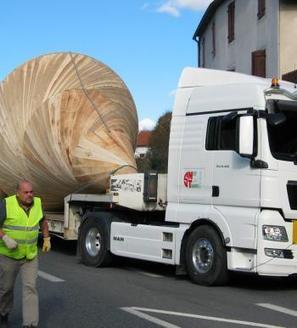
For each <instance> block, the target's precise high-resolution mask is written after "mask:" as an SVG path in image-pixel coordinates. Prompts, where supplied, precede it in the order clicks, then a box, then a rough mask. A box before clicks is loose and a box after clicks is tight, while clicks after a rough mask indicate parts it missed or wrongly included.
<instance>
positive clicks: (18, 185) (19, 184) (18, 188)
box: [16, 179, 32, 190]
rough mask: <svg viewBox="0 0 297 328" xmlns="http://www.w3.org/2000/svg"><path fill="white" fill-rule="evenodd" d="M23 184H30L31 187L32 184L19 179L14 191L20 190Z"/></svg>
mask: <svg viewBox="0 0 297 328" xmlns="http://www.w3.org/2000/svg"><path fill="white" fill-rule="evenodd" d="M23 183H30V184H31V185H32V183H31V182H30V181H29V180H27V179H21V180H19V181H18V183H17V184H16V190H20V187H21V184H23Z"/></svg>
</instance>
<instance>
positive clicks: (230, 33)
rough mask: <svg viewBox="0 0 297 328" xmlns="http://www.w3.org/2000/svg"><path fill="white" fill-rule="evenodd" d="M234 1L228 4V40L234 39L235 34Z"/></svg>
mask: <svg viewBox="0 0 297 328" xmlns="http://www.w3.org/2000/svg"><path fill="white" fill-rule="evenodd" d="M234 32H235V1H233V2H231V3H230V4H229V6H228V42H229V43H230V42H232V41H233V40H234V35H235V33H234Z"/></svg>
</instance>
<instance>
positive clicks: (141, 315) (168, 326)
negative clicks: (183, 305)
mask: <svg viewBox="0 0 297 328" xmlns="http://www.w3.org/2000/svg"><path fill="white" fill-rule="evenodd" d="M121 309H122V310H123V311H126V312H129V313H131V314H134V315H135V316H137V317H139V318H142V319H145V320H147V321H150V322H152V323H155V324H157V325H159V326H161V327H165V328H181V327H180V326H176V325H173V324H171V323H169V322H167V321H164V320H160V319H158V318H155V317H152V316H151V315H148V314H145V313H142V312H139V310H136V308H134V307H130V308H129V307H123V308H121ZM138 309H139V308H138Z"/></svg>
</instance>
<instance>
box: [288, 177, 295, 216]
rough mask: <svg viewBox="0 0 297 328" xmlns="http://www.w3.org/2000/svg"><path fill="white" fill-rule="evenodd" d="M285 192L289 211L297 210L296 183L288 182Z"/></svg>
mask: <svg viewBox="0 0 297 328" xmlns="http://www.w3.org/2000/svg"><path fill="white" fill-rule="evenodd" d="M287 191H288V197H289V203H290V207H291V210H297V181H288V183H287Z"/></svg>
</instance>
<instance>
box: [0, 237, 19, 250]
mask: <svg viewBox="0 0 297 328" xmlns="http://www.w3.org/2000/svg"><path fill="white" fill-rule="evenodd" d="M2 240H3V241H4V244H5V246H6V247H7V248H8V249H16V248H17V247H18V243H17V242H16V241H15V240H14V239H12V238H10V237H9V236H7V235H4V236H3V237H2Z"/></svg>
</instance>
